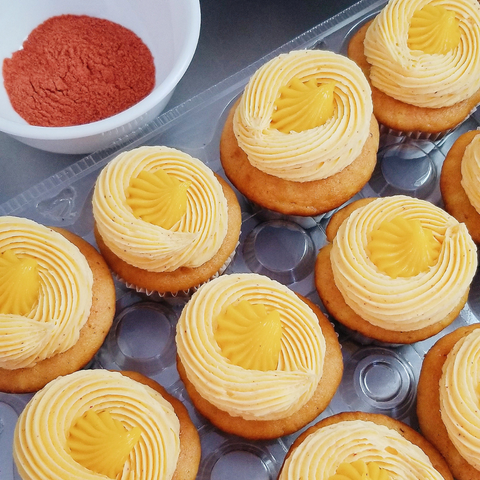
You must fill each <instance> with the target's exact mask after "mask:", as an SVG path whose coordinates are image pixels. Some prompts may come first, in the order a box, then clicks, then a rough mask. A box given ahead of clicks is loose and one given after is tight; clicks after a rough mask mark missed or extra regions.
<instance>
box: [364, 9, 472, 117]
mask: <svg viewBox="0 0 480 480" xmlns="http://www.w3.org/2000/svg"><path fill="white" fill-rule="evenodd" d="M425 5H432V6H436V5H441V6H442V7H443V8H445V9H446V10H447V12H454V14H455V18H456V20H457V21H458V22H459V29H460V41H459V42H458V45H457V46H456V47H455V48H453V49H451V50H449V51H448V52H447V53H440V54H439V53H425V52H424V51H422V50H420V49H411V48H409V29H410V25H411V20H412V18H413V17H414V15H415V14H416V13H417V12H418V11H419V10H420V9H422V8H423V7H424V6H425ZM431 35H432V36H433V35H434V32H433V31H432V33H431ZM364 47H365V55H366V58H367V60H368V62H369V63H370V65H371V69H370V80H371V82H372V85H373V86H375V87H377V88H378V89H379V90H381V91H382V92H384V93H386V94H387V95H389V96H390V97H393V98H396V99H397V100H400V101H401V102H404V103H408V104H411V105H415V106H419V107H427V108H440V107H448V106H451V105H454V104H455V103H458V102H461V101H463V100H465V99H467V98H469V97H471V96H472V95H473V94H474V93H475V92H476V91H477V90H478V89H479V88H480V62H479V61H478V52H479V51H480V5H479V4H478V1H477V0H446V1H444V0H431V1H428V0H390V1H389V2H388V4H387V5H386V6H385V7H384V8H383V9H382V11H381V12H380V13H379V15H377V17H375V19H374V20H373V23H372V24H371V25H370V27H369V28H368V30H367V33H366V36H365V42H364Z"/></svg>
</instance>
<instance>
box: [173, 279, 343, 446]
mask: <svg viewBox="0 0 480 480" xmlns="http://www.w3.org/2000/svg"><path fill="white" fill-rule="evenodd" d="M176 344H177V367H178V371H179V374H180V377H181V379H182V380H183V382H184V384H185V386H186V389H187V392H188V394H189V396H190V398H191V400H192V402H193V404H194V406H195V407H196V408H197V410H198V411H199V412H200V413H201V414H202V415H204V416H205V417H206V418H207V419H208V420H210V421H211V422H212V423H213V424H214V425H215V426H217V427H218V428H219V429H221V430H223V431H224V432H227V433H232V434H235V435H240V436H242V437H244V438H249V439H271V438H277V437H280V436H282V435H286V434H289V433H293V432H295V431H297V430H299V429H300V428H302V427H303V426H305V425H306V424H307V423H309V422H311V421H312V420H313V419H315V418H316V417H317V416H318V415H319V414H320V413H321V412H322V411H323V410H324V409H325V408H326V407H327V406H328V404H329V402H330V400H331V398H332V397H333V395H334V394H335V392H336V389H337V387H338V385H339V383H340V380H341V377H342V373H343V361H342V354H341V351H340V345H339V342H338V338H337V335H336V333H335V331H334V329H333V327H332V325H331V324H330V322H329V321H328V320H327V319H326V317H325V316H324V315H323V314H322V313H321V311H320V310H319V308H318V307H317V306H315V305H314V304H313V303H312V302H310V301H308V300H307V299H305V298H302V297H300V296H298V295H297V294H295V293H294V292H292V291H291V290H289V289H288V288H287V287H285V286H284V285H282V284H280V283H278V282H276V281H274V280H271V279H269V278H268V277H265V276H263V275H258V274H248V273H245V274H231V275H224V276H222V277H219V278H216V279H215V280H212V281H211V282H209V283H207V284H205V285H203V286H202V287H200V288H199V289H198V290H197V292H195V293H194V295H192V297H191V299H190V300H189V302H188V303H187V304H186V306H185V307H184V309H183V311H182V313H181V316H180V319H179V321H178V324H177V334H176Z"/></svg>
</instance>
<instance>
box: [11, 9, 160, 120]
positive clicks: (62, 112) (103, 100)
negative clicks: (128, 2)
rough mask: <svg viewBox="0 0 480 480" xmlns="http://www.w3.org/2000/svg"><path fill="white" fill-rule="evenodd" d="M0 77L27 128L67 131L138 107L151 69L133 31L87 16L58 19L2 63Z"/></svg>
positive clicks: (43, 26)
mask: <svg viewBox="0 0 480 480" xmlns="http://www.w3.org/2000/svg"><path fill="white" fill-rule="evenodd" d="M3 78H4V85H5V89H6V91H7V94H8V96H9V99H10V102H11V104H12V107H13V108H14V110H15V111H16V112H17V113H18V114H19V115H20V116H21V117H22V118H23V119H24V120H26V121H27V122H28V123H29V124H31V125H36V126H43V127H66V126H73V125H82V124H86V123H91V122H95V121H98V120H102V119H104V118H107V117H110V116H112V115H115V114H117V113H120V112H121V111H123V110H126V109H127V108H129V107H131V106H133V105H135V104H136V103H138V102H139V101H140V100H142V99H143V98H144V97H146V96H147V95H148V94H149V93H150V92H151V91H152V90H153V87H154V85H155V65H154V62H153V56H152V54H151V52H150V50H149V48H148V47H147V46H146V45H145V44H144V43H143V41H142V40H141V39H140V38H139V37H138V36H137V35H136V34H135V33H133V32H132V31H131V30H129V29H127V28H125V27H123V26H121V25H119V24H117V23H114V22H111V21H109V20H104V19H100V18H95V17H90V16H86V15H59V16H55V17H51V18H49V19H48V20H46V21H45V22H44V23H42V24H41V25H39V26H38V27H36V28H35V29H34V30H33V31H32V32H31V33H30V35H29V36H28V38H27V39H26V40H25V42H24V43H23V48H22V49H20V50H18V51H16V52H14V53H13V55H12V57H11V58H6V59H4V61H3Z"/></svg>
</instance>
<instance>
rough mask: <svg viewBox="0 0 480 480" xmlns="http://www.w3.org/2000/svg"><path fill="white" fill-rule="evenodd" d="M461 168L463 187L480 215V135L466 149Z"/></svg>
mask: <svg viewBox="0 0 480 480" xmlns="http://www.w3.org/2000/svg"><path fill="white" fill-rule="evenodd" d="M460 168H461V173H462V180H461V184H462V187H463V189H464V190H465V193H466V194H467V197H468V200H469V201H470V203H471V204H472V206H473V207H474V208H475V210H476V211H477V212H478V213H480V189H479V188H478V187H479V185H480V135H475V137H473V140H472V141H471V142H470V143H469V144H468V145H467V147H466V148H465V152H464V154H463V157H462V163H461V167H460Z"/></svg>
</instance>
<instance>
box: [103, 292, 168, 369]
mask: <svg viewBox="0 0 480 480" xmlns="http://www.w3.org/2000/svg"><path fill="white" fill-rule="evenodd" d="M176 321H177V316H176V315H175V313H174V311H173V310H172V309H171V308H170V307H169V306H168V305H163V304H159V303H154V302H140V303H136V304H134V305H131V306H129V307H127V308H125V309H124V310H122V311H121V312H120V313H119V314H118V315H117V316H116V318H115V321H114V324H113V327H112V329H111V330H110V332H109V334H108V336H107V342H106V346H107V349H106V351H105V349H104V350H103V351H102V355H101V359H100V363H102V364H104V363H105V361H107V362H108V361H111V362H114V363H115V364H116V365H117V366H118V367H119V368H121V369H122V370H137V371H139V372H141V373H144V374H153V373H156V372H159V371H161V370H163V369H164V368H166V367H167V366H169V365H171V364H172V363H173V362H174V361H175V324H176ZM106 356H109V357H110V358H106Z"/></svg>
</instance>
